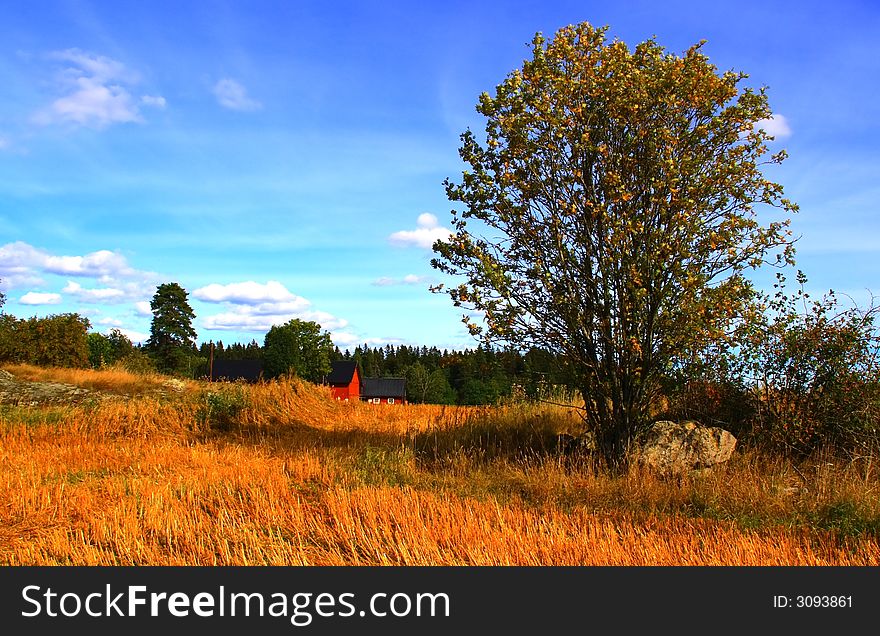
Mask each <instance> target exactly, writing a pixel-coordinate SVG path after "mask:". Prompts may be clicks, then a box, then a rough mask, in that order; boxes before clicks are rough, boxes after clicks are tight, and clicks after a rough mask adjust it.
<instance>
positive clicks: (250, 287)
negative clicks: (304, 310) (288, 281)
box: [192, 280, 308, 305]
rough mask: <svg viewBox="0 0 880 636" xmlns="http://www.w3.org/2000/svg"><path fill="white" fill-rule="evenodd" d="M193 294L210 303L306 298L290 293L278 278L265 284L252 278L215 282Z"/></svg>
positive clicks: (284, 300)
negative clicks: (241, 280)
mask: <svg viewBox="0 0 880 636" xmlns="http://www.w3.org/2000/svg"><path fill="white" fill-rule="evenodd" d="M192 295H193V297H194V298H198V299H199V300H204V301H205V302H209V303H223V302H229V303H237V304H246V305H259V304H261V303H279V302H296V301H297V300H305V299H302V298H300V297H299V296H296V295H294V294H292V293H290V292H289V291H288V290H287V288H286V287H285V286H284V285H282V284H281V283H279V282H278V281H277V280H270V281H269V282H267V283H266V284H265V285H262V284H260V283H256V282H254V281H252V280H249V281H245V282H243V283H229V284H228V285H219V284H217V283H213V284H211V285H207V286H205V287H199V288H198V289H197V290H195V291H194V292H193V293H192ZM306 302H308V301H306Z"/></svg>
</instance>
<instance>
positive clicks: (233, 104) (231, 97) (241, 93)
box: [213, 78, 263, 111]
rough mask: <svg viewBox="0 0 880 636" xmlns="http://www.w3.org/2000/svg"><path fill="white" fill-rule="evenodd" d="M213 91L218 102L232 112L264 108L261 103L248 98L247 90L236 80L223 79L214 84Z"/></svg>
mask: <svg viewBox="0 0 880 636" xmlns="http://www.w3.org/2000/svg"><path fill="white" fill-rule="evenodd" d="M213 91H214V96H215V97H217V102H218V103H219V104H220V105H221V106H223V107H224V108H228V109H230V110H240V111H249V110H259V109H260V108H262V107H263V105H262V104H261V103H260V102H258V101H256V100H255V99H251V98H250V97H248V94H247V89H246V88H245V87H244V86H242V85H241V84H239V83H238V82H236V81H235V80H234V79H229V78H225V79H221V80H220V81H218V82H217V83H216V84H214V88H213Z"/></svg>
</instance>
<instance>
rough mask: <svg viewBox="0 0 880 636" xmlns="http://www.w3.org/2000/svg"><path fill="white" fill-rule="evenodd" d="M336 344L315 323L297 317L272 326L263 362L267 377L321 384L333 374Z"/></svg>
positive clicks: (266, 340)
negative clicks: (332, 360)
mask: <svg viewBox="0 0 880 636" xmlns="http://www.w3.org/2000/svg"><path fill="white" fill-rule="evenodd" d="M332 354H333V342H332V341H331V340H330V334H329V333H327V332H326V331H322V330H321V325H319V324H318V323H316V322H310V321H305V320H299V319H298V318H294V319H293V320H290V321H288V322H286V323H285V324H283V325H275V326H273V327H272V328H271V329H270V330H269V331H268V333H266V338H265V340H264V342H263V363H264V370H265V373H266V376H267V377H270V378H274V377H278V376H281V375H286V374H293V375H296V376H298V377H300V378H302V379H304V380H309V381H311V382H320V381H321V380H322V379H323V377H324V376H325V375H327V374H328V373H330V356H331V355H332Z"/></svg>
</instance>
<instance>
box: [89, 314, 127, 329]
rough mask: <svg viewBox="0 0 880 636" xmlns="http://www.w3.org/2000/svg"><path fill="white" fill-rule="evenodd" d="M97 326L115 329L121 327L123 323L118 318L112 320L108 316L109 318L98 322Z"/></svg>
mask: <svg viewBox="0 0 880 636" xmlns="http://www.w3.org/2000/svg"><path fill="white" fill-rule="evenodd" d="M96 324H99V325H105V326H109V327H111V328H113V327H121V326H122V324H123V323H122V321H121V320H119V319H118V318H111V317H109V316H108V317H107V318H101V319H100V320H98V321H96Z"/></svg>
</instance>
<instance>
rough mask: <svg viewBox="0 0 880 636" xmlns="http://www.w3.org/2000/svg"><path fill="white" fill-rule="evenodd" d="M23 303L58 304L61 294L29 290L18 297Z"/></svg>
mask: <svg viewBox="0 0 880 636" xmlns="http://www.w3.org/2000/svg"><path fill="white" fill-rule="evenodd" d="M18 302H20V303H21V304H22V305H57V304H58V303H60V302H61V294H44V293H41V292H28V293H26V294H25V295H24V296H22V297H21V298H19V299H18Z"/></svg>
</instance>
